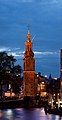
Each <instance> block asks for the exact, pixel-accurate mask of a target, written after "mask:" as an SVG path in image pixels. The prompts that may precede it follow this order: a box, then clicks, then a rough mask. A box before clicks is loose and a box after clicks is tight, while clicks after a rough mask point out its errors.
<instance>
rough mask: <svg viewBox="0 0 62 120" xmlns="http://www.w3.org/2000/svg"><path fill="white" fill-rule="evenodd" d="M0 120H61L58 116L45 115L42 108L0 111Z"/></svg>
mask: <svg viewBox="0 0 62 120" xmlns="http://www.w3.org/2000/svg"><path fill="white" fill-rule="evenodd" d="M0 120H62V117H60V116H58V115H52V114H47V115H46V114H45V112H44V109H43V108H40V109H39V108H34V109H24V108H17V109H5V110H0Z"/></svg>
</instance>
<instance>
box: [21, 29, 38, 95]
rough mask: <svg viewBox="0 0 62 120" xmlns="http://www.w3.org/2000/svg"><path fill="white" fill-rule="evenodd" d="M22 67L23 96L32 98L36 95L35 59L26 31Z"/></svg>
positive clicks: (29, 35) (29, 37)
mask: <svg viewBox="0 0 62 120" xmlns="http://www.w3.org/2000/svg"><path fill="white" fill-rule="evenodd" d="M23 65H24V74H23V77H24V96H30V97H34V96H35V94H36V82H35V59H34V53H33V50H32V41H31V34H30V32H29V31H28V34H27V40H26V42H25V53H24V59H23Z"/></svg>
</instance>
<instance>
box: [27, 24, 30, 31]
mask: <svg viewBox="0 0 62 120" xmlns="http://www.w3.org/2000/svg"><path fill="white" fill-rule="evenodd" d="M27 28H28V33H30V25H29V24H28V25H27Z"/></svg>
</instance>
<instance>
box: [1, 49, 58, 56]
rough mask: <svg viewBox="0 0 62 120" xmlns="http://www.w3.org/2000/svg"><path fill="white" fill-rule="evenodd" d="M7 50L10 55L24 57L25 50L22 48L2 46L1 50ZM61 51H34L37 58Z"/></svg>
mask: <svg viewBox="0 0 62 120" xmlns="http://www.w3.org/2000/svg"><path fill="white" fill-rule="evenodd" d="M2 51H6V52H7V53H8V55H13V56H14V57H16V58H17V57H20V58H23V56H24V52H25V51H23V50H20V48H9V47H0V52H2ZM58 54H59V52H55V51H54V52H52V51H42V52H41V51H34V56H35V58H41V57H42V56H49V55H51V56H53V55H58Z"/></svg>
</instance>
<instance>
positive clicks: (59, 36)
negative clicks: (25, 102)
mask: <svg viewBox="0 0 62 120" xmlns="http://www.w3.org/2000/svg"><path fill="white" fill-rule="evenodd" d="M28 24H29V25H30V31H31V34H32V38H33V36H35V38H34V40H33V49H34V51H35V57H36V70H37V71H40V72H42V73H43V74H48V75H49V73H52V74H53V76H59V67H60V66H59V61H60V60H59V50H60V48H62V0H0V51H2V50H6V51H8V52H9V53H12V54H13V55H14V56H16V57H17V59H18V62H19V61H21V60H20V57H21V56H22V52H23V51H24V42H25V40H26V34H27V26H28ZM39 66H41V68H40V69H39Z"/></svg>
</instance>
